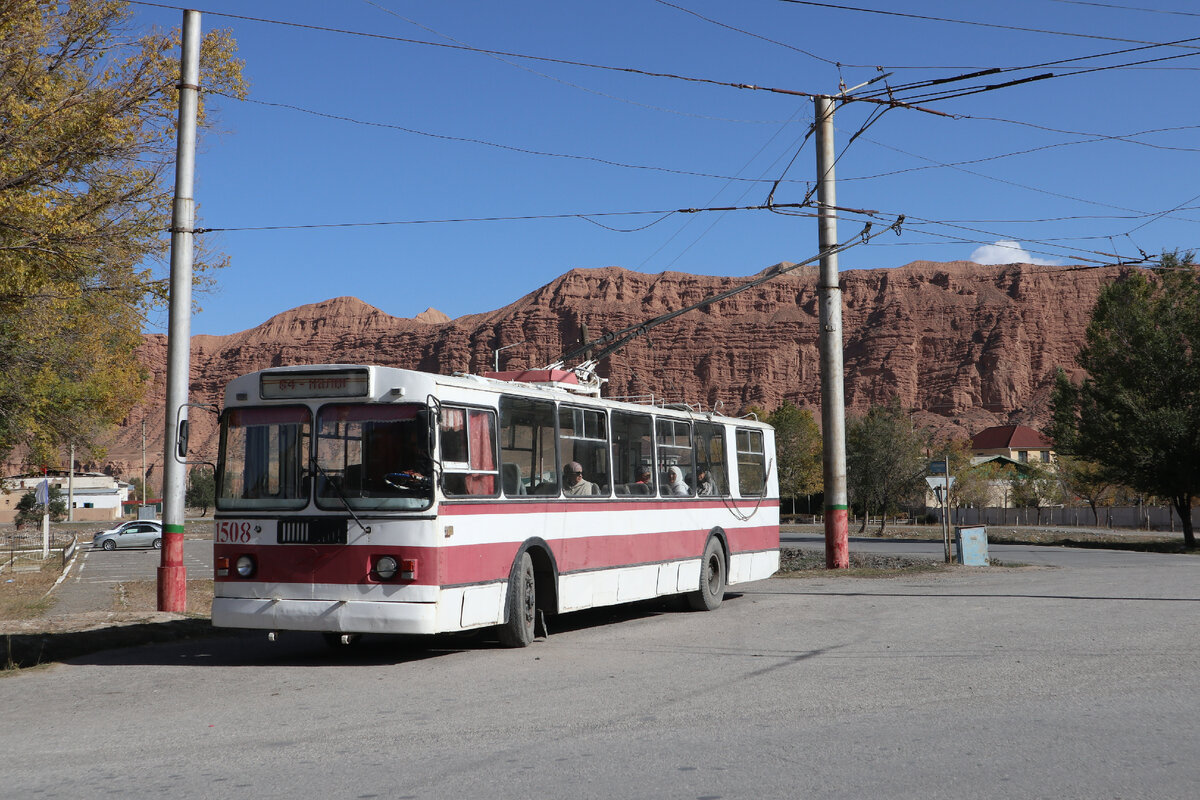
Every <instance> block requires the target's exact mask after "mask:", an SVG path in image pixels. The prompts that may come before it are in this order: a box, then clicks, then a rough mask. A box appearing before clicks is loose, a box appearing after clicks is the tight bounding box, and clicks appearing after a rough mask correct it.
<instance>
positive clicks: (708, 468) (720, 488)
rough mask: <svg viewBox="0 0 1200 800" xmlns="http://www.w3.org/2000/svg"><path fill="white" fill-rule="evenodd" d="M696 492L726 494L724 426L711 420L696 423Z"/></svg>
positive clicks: (727, 485) (727, 480) (727, 483)
mask: <svg viewBox="0 0 1200 800" xmlns="http://www.w3.org/2000/svg"><path fill="white" fill-rule="evenodd" d="M695 441H696V447H695V451H696V492H697V493H698V494H701V495H712V496H718V497H719V496H727V495H728V494H729V476H728V474H727V472H726V464H725V452H726V450H725V428H724V427H723V426H721V425H714V424H713V423H711V422H697V423H696V439H695Z"/></svg>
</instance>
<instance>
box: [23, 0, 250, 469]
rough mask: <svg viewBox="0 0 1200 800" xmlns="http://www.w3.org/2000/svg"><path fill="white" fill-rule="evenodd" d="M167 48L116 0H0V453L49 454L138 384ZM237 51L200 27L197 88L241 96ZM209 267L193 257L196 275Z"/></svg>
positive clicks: (153, 265)
mask: <svg viewBox="0 0 1200 800" xmlns="http://www.w3.org/2000/svg"><path fill="white" fill-rule="evenodd" d="M178 47H179V35H178V32H161V31H151V32H136V31H134V30H132V25H131V19H130V14H129V11H128V7H127V6H126V4H125V3H121V2H115V0H69V1H68V2H55V1H53V0H0V460H2V459H4V458H7V457H8V456H9V455H10V454H11V453H12V452H13V450H14V449H16V448H24V452H25V458H26V460H27V461H29V462H30V463H34V464H45V465H54V464H55V463H56V462H57V461H58V453H59V451H60V448H61V447H62V446H63V445H65V444H67V443H69V442H73V443H75V444H76V445H78V446H81V447H83V448H87V447H88V446H90V445H91V444H92V443H93V442H94V439H95V436H96V434H97V433H99V432H100V431H102V430H103V429H104V428H105V427H106V426H110V425H113V424H115V423H116V422H118V421H120V420H121V419H122V418H123V417H124V416H125V414H126V412H127V411H128V410H129V408H130V407H131V406H132V405H133V404H134V403H136V402H137V401H138V400H139V399H140V397H141V395H142V388H143V383H144V381H145V375H144V374H143V371H142V369H141V367H140V365H139V364H138V362H137V359H136V357H135V350H136V348H137V346H138V345H139V344H140V343H141V333H142V326H143V321H144V319H145V316H146V313H147V311H148V310H150V309H152V308H154V307H155V306H159V305H161V304H162V303H164V302H165V300H166V296H167V280H166V277H167V276H166V275H165V271H164V257H165V255H166V253H167V249H168V246H169V239H168V238H167V236H166V234H165V232H166V229H167V228H168V227H169V220H170V209H171V180H172V178H173V176H174V173H173V169H172V167H173V163H174V155H175V129H176V123H177V111H176V106H177V96H178V90H177V88H176V84H177V83H178V81H179V58H178V55H177V53H178ZM235 52H236V45H235V43H234V41H233V39H232V38H231V37H230V36H229V34H228V33H227V32H223V31H214V32H211V33H209V34H208V35H207V36H206V37H205V38H204V42H203V46H202V52H201V75H202V80H201V83H202V84H203V86H204V87H205V88H210V89H214V90H216V91H220V92H221V93H223V94H231V95H233V96H238V97H241V96H244V93H245V84H244V81H243V79H242V62H241V61H239V60H238V59H236V58H234V53H235ZM200 124H201V126H202V128H210V127H211V125H210V124H207V123H206V121H205V118H204V113H203V104H202V105H201V123H200ZM215 266H220V259H214V258H212V257H211V256H209V255H207V254H204V253H198V254H197V258H196V271H197V273H198V274H201V275H203V273H204V271H205V270H206V269H210V268H212V267H215Z"/></svg>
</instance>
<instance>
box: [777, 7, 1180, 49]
mask: <svg viewBox="0 0 1200 800" xmlns="http://www.w3.org/2000/svg"><path fill="white" fill-rule="evenodd" d="M779 2H781V3H790V4H792V5H797V6H812V7H815V8H830V9H834V10H837V11H855V12H859V13H862V14H879V15H882V16H887V17H902V18H905V19H915V20H920V21H923V22H946V23H952V24H955V25H971V26H975V27H979V28H993V29H997V30H1005V31H1016V32H1018V33H1041V34H1046V35H1049V36H1067V37H1071V38H1075V39H1097V40H1099V41H1104V42H1125V43H1128V44H1157V42H1147V41H1144V40H1142V39H1125V38H1122V37H1119V36H1100V35H1099V34H1094V33H1076V32H1073V31H1056V30H1050V29H1047V28H1027V27H1023V26H1020V25H1002V24H1000V23H997V22H980V21H978V20H969V19H952V18H949V17H935V16H931V15H928V14H912V13H909V12H905V11H884V10H882V9H878V8H861V7H859V6H847V5H839V4H836V3H819V2H815V0H779Z"/></svg>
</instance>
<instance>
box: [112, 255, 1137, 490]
mask: <svg viewBox="0 0 1200 800" xmlns="http://www.w3.org/2000/svg"><path fill="white" fill-rule="evenodd" d="M1119 273H1120V270H1119V268H1115V267H1114V268H1104V269H1094V270H1071V271H1068V270H1063V269H1060V268H1054V267H1045V266H1033V265H1027V264H1015V265H1007V266H980V265H978V264H974V263H970V262H950V263H932V262H916V263H913V264H909V265H907V266H904V267H900V268H897V269H877V270H852V271H847V272H844V273H842V288H843V299H844V303H845V307H844V312H843V326H844V330H845V367H846V404H847V407H848V409H849V410H850V412H851V413H854V412H861V411H863V410H864V409H866V408H867V407H868V406H869V405H870V404H872V403H882V402H886V401H888V400H890V399H891V398H893V397H898V398H899V399H900V402H901V403H903V404H904V405H905V406H907V407H911V408H915V409H918V413H917V414H916V419H917V421H918V422H920V423H921V424H932V425H935V426H938V427H941V428H957V429H958V430H959V431H960V432H961V433H963V434H964V435H965V434H966V433H968V432H975V431H978V430H979V429H981V428H983V427H986V426H988V425H995V424H1002V423H1008V422H1016V423H1023V424H1028V425H1031V426H1033V427H1039V426H1041V425H1043V424H1044V423H1045V422H1046V420H1047V413H1048V409H1047V403H1048V400H1049V395H1050V391H1051V389H1052V386H1053V378H1054V371H1055V369H1056V368H1058V367H1060V366H1062V367H1064V368H1066V369H1068V370H1072V369H1073V368H1074V356H1075V353H1076V352H1077V351H1078V349H1079V347H1080V346H1081V344H1082V342H1083V333H1084V328H1085V326H1086V324H1087V320H1088V316H1089V314H1090V312H1091V308H1092V305H1093V304H1094V302H1095V298H1096V296H1097V293H1098V292H1099V290H1100V287H1101V286H1102V285H1104V284H1105V283H1107V282H1109V281H1110V280H1112V279H1113V278H1115V277H1116V276H1117V275H1118V274H1119ZM816 278H817V272H816V267H805V268H802V269H799V270H797V271H795V272H793V273H789V274H787V275H784V276H781V277H779V278H777V279H775V280H773V281H770V282H768V283H765V284H763V285H762V286H759V287H756V288H755V289H752V290H749V291H747V292H744V293H742V294H740V295H737V296H735V297H732V298H730V299H728V300H724V301H722V302H720V303H717V304H715V305H713V306H710V307H708V308H706V309H704V310H700V311H695V312H692V313H690V314H686V315H684V316H681V317H680V318H678V319H676V320H673V321H672V322H670V323H668V324H666V325H663V326H661V327H658V328H655V329H654V330H653V331H651V332H650V334H649V335H648V336H646V337H643V338H641V339H638V340H636V341H634V342H632V343H631V344H630V345H628V346H627V347H626V348H625V349H623V350H621V351H619V352H618V353H616V354H614V355H613V356H611V357H610V358H608V359H606V361H605V363H603V364H602V365H601V370H600V372H601V374H602V375H604V376H605V377H607V378H608V379H609V383H608V387H607V391H606V394H608V395H610V396H629V395H650V394H652V395H654V396H655V397H656V398H666V399H668V400H672V401H689V402H701V403H703V404H704V405H705V406H710V407H711V406H713V405H714V404H718V403H719V404H720V405H721V408H722V409H723V410H724V411H726V412H736V411H738V410H739V409H741V408H743V407H744V406H746V405H750V404H753V405H757V406H761V407H764V408H767V409H772V408H774V407H776V406H777V405H778V404H779V403H780V402H781V401H782V400H784V399H787V400H790V401H792V402H793V403H796V404H798V405H801V406H808V407H811V408H813V409H814V413H816V414H817V417H818V419H819V418H820V415H819V410H818V407H819V403H820V383H819V369H820V367H819V364H820V362H819V357H818V353H817V304H818V296H817V280H816ZM744 280H745V279H744V278H717V277H704V276H698V275H688V274H684V273H680V272H666V273H661V274H657V275H647V274H643V273H638V272H631V271H629V270H625V269H621V268H619V267H606V268H602V269H575V270H571V271H570V272H568V273H566V274H565V275H563V276H561V277H559V278H557V279H556V280H554V281H552V282H551V283H549V284H547V285H545V286H542V287H541V288H539V289H536V290H535V291H533V292H531V293H530V294H528V295H526V296H525V297H522V298H521V299H519V300H517V301H516V302H514V303H512V304H510V305H508V306H505V307H504V308H501V309H497V310H495V311H490V312H487V313H482V314H472V315H470V316H465V317H460V318H459V319H455V320H449V319H447V318H446V316H445V315H444V314H442V313H441V312H439V311H436V310H434V309H429V310H427V311H425V312H423V313H422V314H421V315H419V316H418V317H417V318H416V319H404V318H398V317H392V316H389V315H387V314H385V313H383V312H382V311H380V310H379V309H377V308H374V307H372V306H370V305H368V304H367V303H364V302H362V301H361V300H358V299H356V298H352V297H339V298H336V299H333V300H327V301H325V302H321V303H316V304H313V305H307V306H301V307H300V308H296V309H293V310H291V311H287V312H284V313H282V314H277V315H276V316H274V317H272V318H271V319H269V320H267V321H266V322H264V323H262V324H261V325H259V326H258V327H255V328H252V329H250V330H247V331H242V332H240V333H235V334H230V335H228V336H196V337H194V339H193V341H192V365H191V366H192V399H193V401H195V402H203V403H219V402H220V401H221V390H222V387H223V385H224V384H225V382H226V381H228V380H229V379H230V378H232V377H234V376H236V375H239V374H242V373H246V372H251V371H253V370H256V369H263V368H265V367H274V366H282V365H291V364H306V363H309V364H311V363H334V362H343V363H344V362H365V363H374V364H384V365H390V366H399V367H409V368H415V369H421V370H427V371H431V372H453V371H464V372H480V371H484V370H489V369H491V365H492V359H493V349H494V348H496V347H498V346H500V345H506V344H512V343H514V342H521V341H524V342H526V344H523V345H519V346H517V347H513V348H510V349H507V350H505V351H504V352H503V353H502V354H501V364H502V366H507V367H516V366H542V365H544V364H546V363H548V362H550V361H552V360H553V359H554V358H555V357H557V356H558V355H559V354H560V353H562V352H563V350H564V349H566V348H567V347H568V346H570V345H572V344H574V343H575V342H577V341H579V338H580V335H581V331H582V329H583V328H584V327H586V329H587V332H588V334H589V335H590V336H591V337H595V336H598V335H600V334H602V333H603V332H605V331H607V330H612V329H616V328H621V327H624V326H627V325H631V324H635V323H638V322H641V321H644V320H647V319H649V318H651V317H654V316H656V315H658V314H662V313H664V312H665V311H668V310H671V309H676V308H680V307H683V306H685V305H688V304H691V303H694V302H696V301H698V300H700V299H702V298H704V297H706V296H708V295H711V294H715V293H717V292H720V291H723V290H725V289H728V288H731V287H732V286H735V285H737V284H738V283H741V282H742V281H744ZM141 357H142V360H143V362H144V363H145V364H146V367H147V368H148V369H149V370H150V372H151V373H152V375H153V379H152V384H151V386H150V389H149V392H148V401H147V403H146V407H145V408H144V409H137V410H134V411H133V413H131V414H130V417H129V424H128V425H127V426H126V427H125V428H123V429H120V430H118V431H117V432H116V434H115V435H114V436H113V438H112V441H111V443H110V447H109V457H110V462H109V463H108V465H107V466H108V468H110V469H111V470H113V471H115V472H118V473H125V472H126V471H127V470H130V469H131V468H132V469H138V468H140V466H135V465H140V458H141V456H140V453H141V438H140V420H141V415H142V413H145V414H146V416H147V419H148V420H149V422H150V424H149V425H148V426H147V432H148V434H149V435H150V437H151V439H150V443H149V445H148V453H153V454H155V455H154V457H153V458H152V460H154V461H158V460H159V459H160V458H161V451H162V444H161V439H162V420H163V410H162V409H163V404H164V402H165V400H164V398H165V370H166V339H165V337H164V336H162V335H152V336H147V337H146V342H145V345H144V347H143V349H142V352H141ZM191 419H192V420H193V429H192V431H193V432H192V441H193V443H194V445H198V446H199V448H200V450H201V451H202V452H207V454H208V457H210V458H215V451H216V439H215V424H214V420H213V419H211V418H209V416H208V415H205V414H203V413H202V412H199V411H193V412H192V413H191ZM97 466H105V465H97Z"/></svg>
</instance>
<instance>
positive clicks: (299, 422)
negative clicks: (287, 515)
mask: <svg viewBox="0 0 1200 800" xmlns="http://www.w3.org/2000/svg"><path fill="white" fill-rule="evenodd" d="M311 431H312V414H311V413H310V412H309V410H308V409H307V408H305V407H303V406H275V407H272V408H231V409H229V410H228V411H226V412H225V414H224V415H223V416H222V418H221V452H220V456H219V461H220V470H219V476H220V479H219V485H218V487H217V508H218V509H220V510H223V511H232V510H252V509H253V510H258V509H299V508H304V506H306V505H308V484H307V482H306V481H305V480H304V476H305V474H306V470H305V467H306V466H307V461H308V452H309V436H310V434H311Z"/></svg>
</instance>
